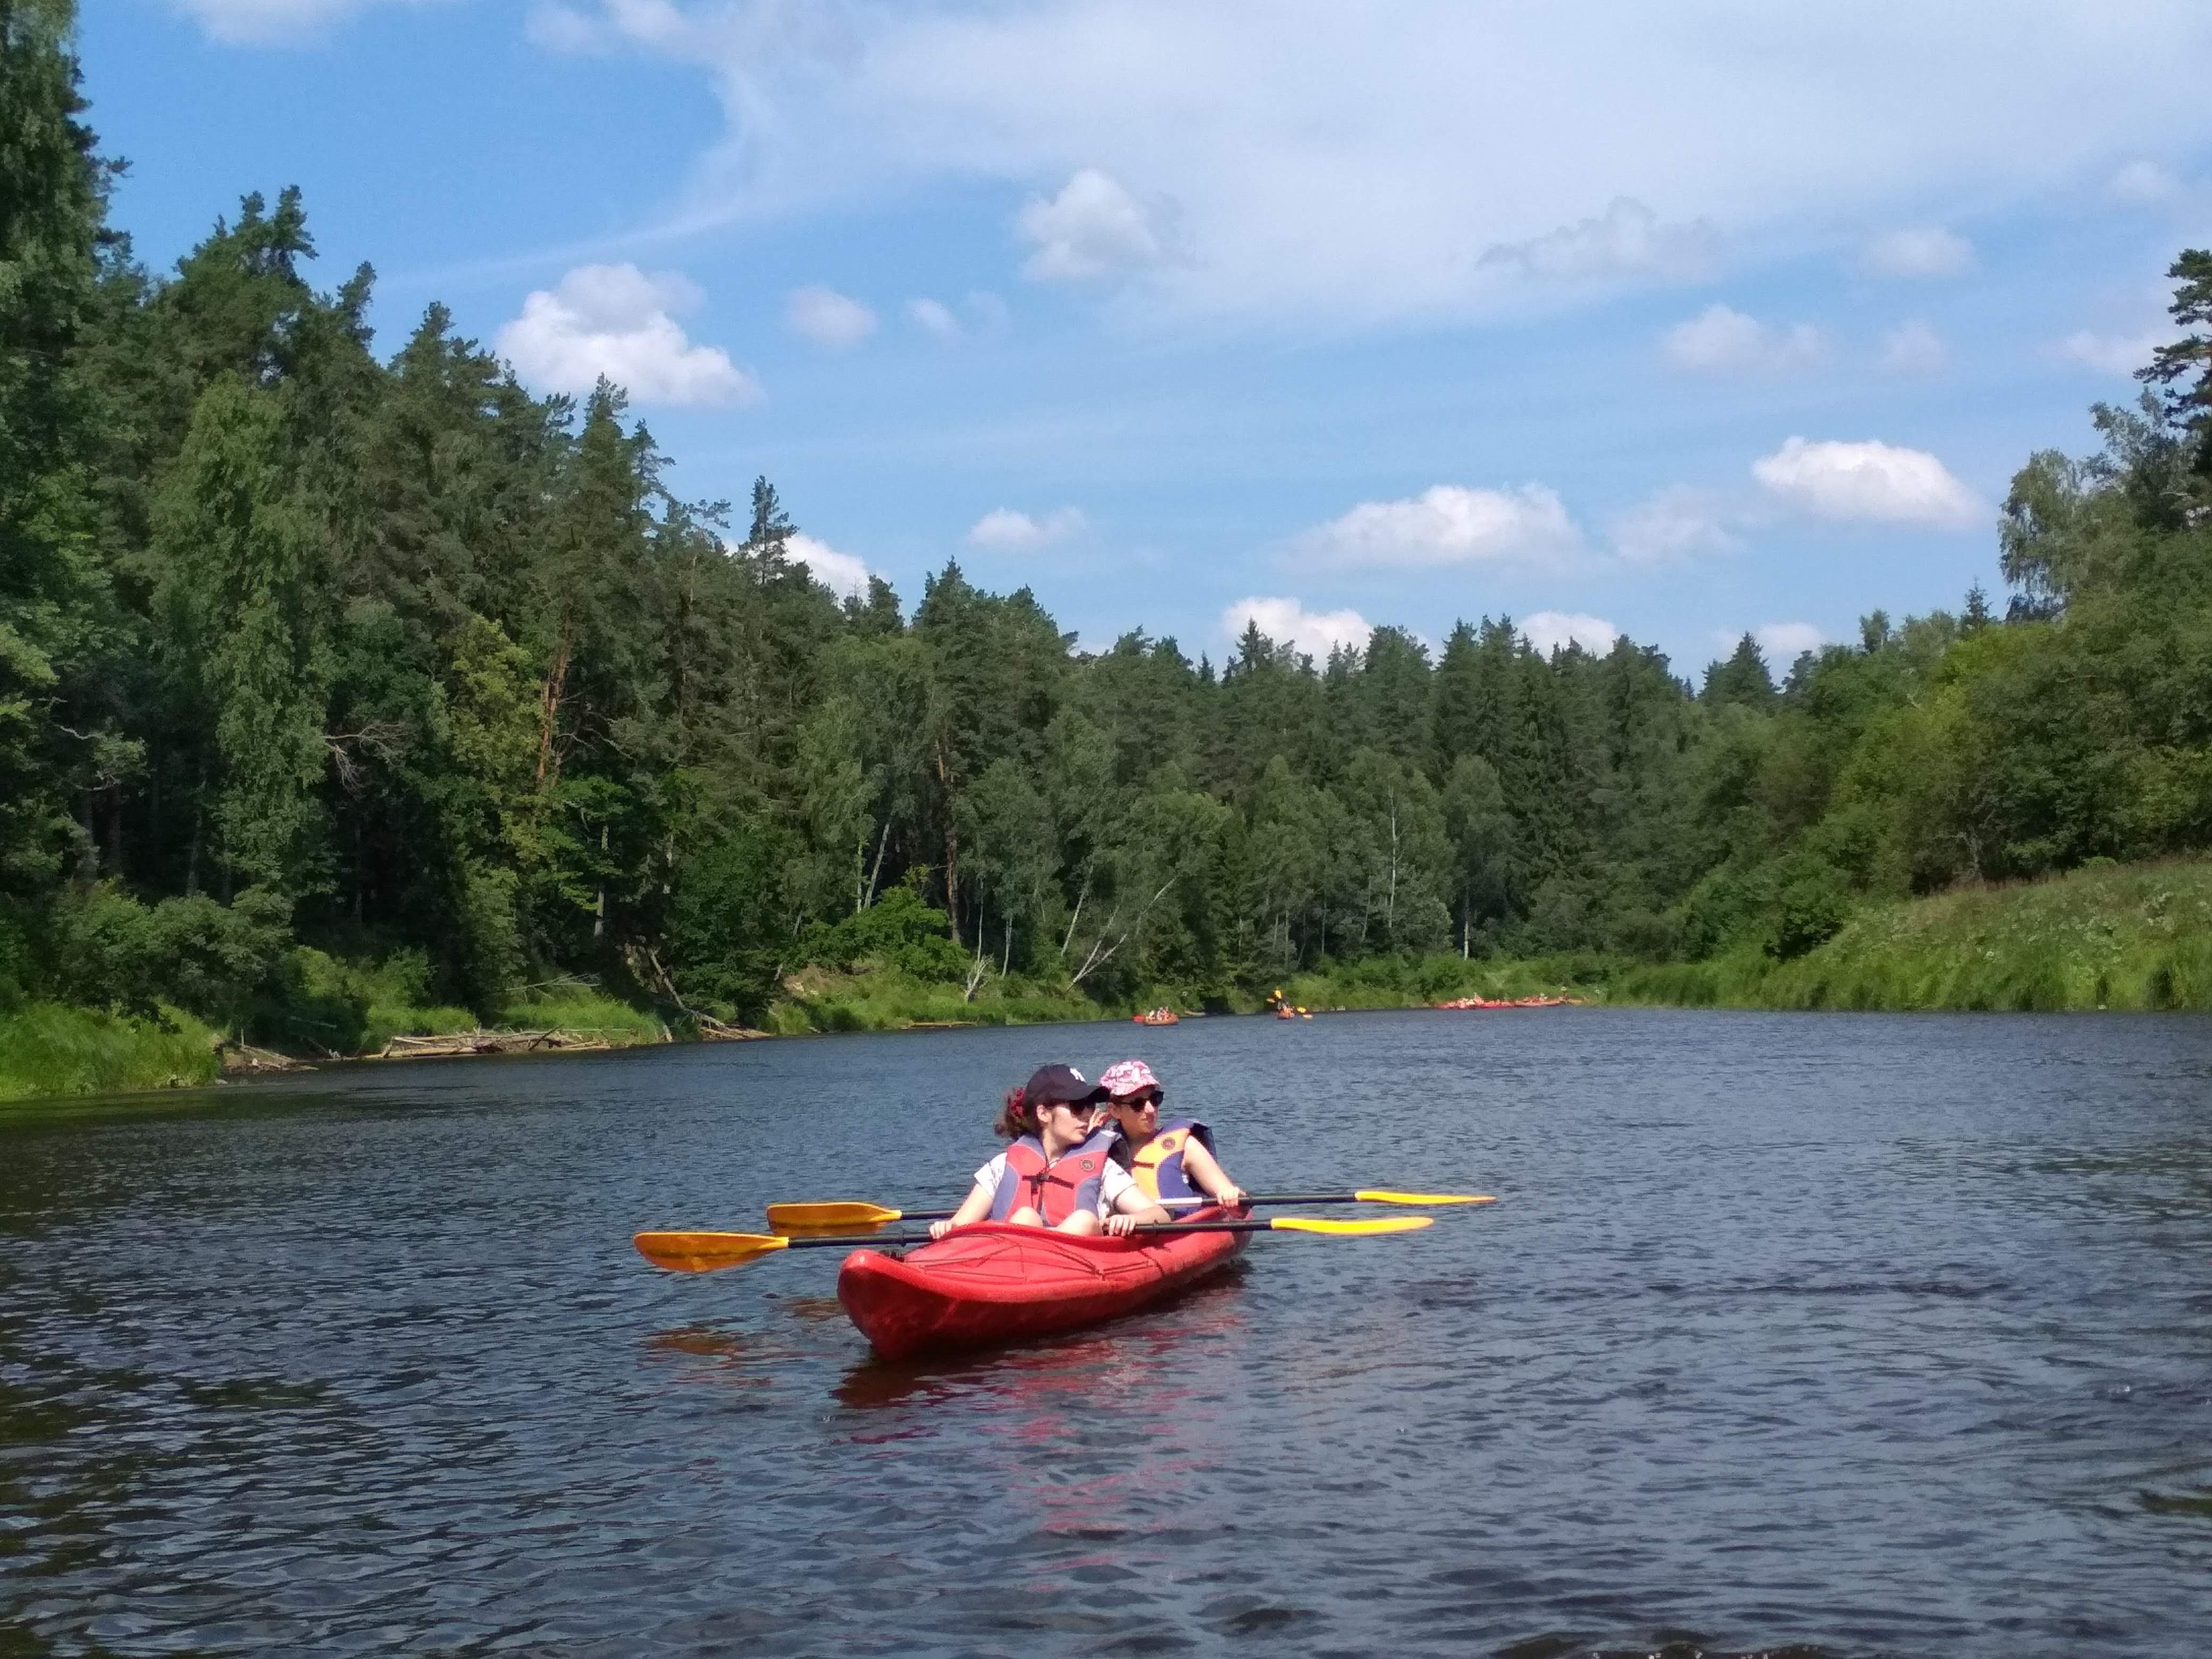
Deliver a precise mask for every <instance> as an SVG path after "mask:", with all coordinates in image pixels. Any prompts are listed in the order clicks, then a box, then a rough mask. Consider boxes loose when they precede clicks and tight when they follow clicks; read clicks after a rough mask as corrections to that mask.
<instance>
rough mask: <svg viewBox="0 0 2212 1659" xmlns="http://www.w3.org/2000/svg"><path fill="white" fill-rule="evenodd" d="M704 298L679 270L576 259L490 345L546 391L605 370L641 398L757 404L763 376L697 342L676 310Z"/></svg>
mask: <svg viewBox="0 0 2212 1659" xmlns="http://www.w3.org/2000/svg"><path fill="white" fill-rule="evenodd" d="M700 298H701V295H700V293H699V290H698V289H697V288H696V286H695V285H694V284H692V283H690V282H688V281H686V280H685V279H684V277H682V276H677V275H675V274H674V273H673V272H666V271H664V272H662V273H660V274H659V275H657V276H647V275H646V274H645V273H644V272H643V271H641V270H639V269H638V268H637V267H636V266H635V265H631V264H621V265H580V266H578V267H577V268H576V269H575V270H572V271H570V272H569V273H568V275H567V276H563V277H562V279H561V283H560V286H558V287H557V288H555V289H550V290H547V289H539V290H538V291H537V292H536V293H534V294H532V295H530V297H529V298H528V299H526V300H525V301H523V302H522V314H521V315H520V317H517V318H516V319H514V320H513V322H511V323H509V324H507V326H506V327H504V328H502V329H501V330H500V331H499V335H498V337H497V338H496V339H495V342H494V344H495V347H496V349H497V350H498V352H499V355H500V356H502V357H504V358H506V359H507V361H508V362H510V363H512V364H513V365H514V372H515V373H516V374H518V375H519V376H520V377H521V378H522V379H523V380H526V381H528V382H530V384H532V386H539V387H542V388H544V389H545V390H547V391H552V392H588V391H590V390H591V389H592V385H593V383H594V382H596V381H597V380H599V376H601V375H602V374H604V375H605V376H606V377H607V379H609V380H612V381H613V382H615V384H616V385H617V386H622V387H623V389H624V390H625V391H627V392H629V395H630V397H631V398H633V399H635V401H637V402H638V403H641V404H692V405H703V406H713V405H718V404H752V403H758V402H759V401H760V399H761V396H762V393H761V389H760V385H759V382H757V381H756V380H754V379H753V377H752V376H751V375H750V374H746V373H745V372H744V370H743V369H741V368H738V367H737V365H735V364H734V363H732V362H731V361H730V357H729V354H728V353H727V352H726V351H724V350H723V349H721V347H720V346H706V345H694V344H693V343H691V341H690V337H688V336H687V335H686V334H685V333H684V330H683V327H682V325H679V324H678V322H677V320H676V319H675V317H674V316H673V315H672V314H671V313H675V312H679V311H688V310H690V309H691V308H693V307H696V305H697V304H698V303H699V301H700Z"/></svg>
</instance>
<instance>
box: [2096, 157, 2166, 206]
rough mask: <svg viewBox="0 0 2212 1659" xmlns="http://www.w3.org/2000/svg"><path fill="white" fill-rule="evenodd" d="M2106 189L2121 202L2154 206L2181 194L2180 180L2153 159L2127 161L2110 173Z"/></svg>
mask: <svg viewBox="0 0 2212 1659" xmlns="http://www.w3.org/2000/svg"><path fill="white" fill-rule="evenodd" d="M2106 190H2107V191H2110V192H2111V193H2112V195H2113V196H2115V197H2118V198H2119V199H2120V200H2121V201H2123V202H2133V203H2136V204H2138V205H2140V206H2154V205H2155V204H2158V203H2160V202H2170V201H2172V200H2173V198H2174V197H2177V196H2179V195H2180V194H2181V180H2179V179H2177V178H2175V177H2174V176H2173V175H2172V173H2168V172H2167V171H2166V169H2165V168H2164V167H2160V166H2159V164H2158V163H2157V162H2155V161H2130V162H2129V163H2128V164H2127V165H2126V166H2125V167H2122V168H2121V169H2120V170H2119V171H2118V173H2114V174H2113V175H2112V182H2111V183H2110V184H2108V185H2106Z"/></svg>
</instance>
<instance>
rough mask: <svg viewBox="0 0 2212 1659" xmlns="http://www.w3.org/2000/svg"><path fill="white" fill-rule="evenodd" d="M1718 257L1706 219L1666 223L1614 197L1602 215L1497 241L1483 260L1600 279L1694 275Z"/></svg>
mask: <svg viewBox="0 0 2212 1659" xmlns="http://www.w3.org/2000/svg"><path fill="white" fill-rule="evenodd" d="M1718 258H1719V237H1718V235H1717V233H1716V232H1715V231H1714V229H1713V228H1712V227H1711V225H1709V224H1707V223H1705V222H1704V221H1703V220H1699V221H1698V222H1696V223H1693V224H1667V223H1664V222H1662V221H1661V219H1660V217H1659V216H1658V215H1657V214H1656V213H1655V212H1653V211H1652V210H1650V208H1648V207H1646V206H1645V205H1644V204H1643V203H1641V202H1639V201H1637V200H1635V199H1634V198H1633V197H1627V196H1616V197H1613V202H1612V204H1611V205H1609V206H1608V207H1607V209H1606V210H1605V211H1604V213H1603V214H1601V215H1600V216H1598V217H1596V218H1595V219H1581V220H1577V221H1576V222H1574V223H1573V224H1571V225H1562V226H1560V227H1559V228H1558V229H1557V230H1553V231H1547V232H1546V233H1545V234H1543V235H1541V236H1537V237H1534V238H1531V239H1530V240H1528V241H1525V242H1498V243H1494V244H1492V246H1490V247H1488V248H1486V249H1485V250H1484V251H1483V255H1482V259H1481V263H1482V264H1485V265H1490V266H1501V265H1502V266H1507V267H1510V268H1512V269H1515V270H1519V271H1521V272H1522V273H1523V274H1525V275H1527V276H1540V277H1552V278H1558V279H1565V280H1566V281H1571V282H1572V281H1583V282H1598V281H1604V280H1606V279H1608V278H1620V277H1628V276H1701V275H1703V274H1704V273H1705V271H1707V270H1710V269H1711V267H1712V266H1713V264H1715V262H1716V261H1717V259H1718Z"/></svg>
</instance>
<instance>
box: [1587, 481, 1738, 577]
mask: <svg viewBox="0 0 2212 1659" xmlns="http://www.w3.org/2000/svg"><path fill="white" fill-rule="evenodd" d="M1606 528H1607V531H1608V532H1610V533H1611V535H1612V538H1613V551H1614V552H1615V553H1617V554H1618V555H1620V557H1621V558H1623V559H1625V560H1626V561H1627V562H1629V563H1631V564H1643V565H1655V564H1673V563H1675V562H1680V561H1682V560H1687V559H1693V558H1696V557H1697V556H1699V555H1700V554H1706V553H1726V552H1729V551H1730V550H1733V549H1734V548H1735V545H1736V538H1735V533H1734V532H1732V531H1730V530H1729V525H1728V514H1727V513H1726V511H1725V509H1724V508H1723V506H1722V504H1721V503H1720V502H1719V501H1717V500H1716V499H1715V498H1714V497H1713V496H1711V495H1709V494H1707V493H1706V492H1705V491H1704V490H1701V489H1687V488H1685V487H1683V486H1681V485H1676V486H1674V487H1672V488H1669V489H1662V490H1660V491H1659V492H1658V493H1657V494H1656V495H1651V496H1650V497H1648V498H1646V499H1645V500H1644V501H1639V502H1638V503H1637V504H1636V505H1635V506H1634V507H1630V508H1629V509H1628V510H1627V511H1626V512H1624V513H1615V514H1614V515H1613V518H1612V519H1611V520H1607V525H1606Z"/></svg>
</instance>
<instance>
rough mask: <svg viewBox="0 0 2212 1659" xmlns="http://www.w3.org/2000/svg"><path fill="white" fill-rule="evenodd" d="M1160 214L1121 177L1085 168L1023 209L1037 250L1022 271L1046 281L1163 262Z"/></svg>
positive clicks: (1024, 225)
mask: <svg viewBox="0 0 2212 1659" xmlns="http://www.w3.org/2000/svg"><path fill="white" fill-rule="evenodd" d="M1156 217H1157V216H1156V215H1154V214H1153V213H1152V212H1151V211H1149V210H1146V206H1145V204H1143V203H1141V202H1139V200H1138V199H1137V198H1136V197H1133V196H1132V195H1131V194H1130V193H1129V192H1128V191H1127V190H1125V189H1123V188H1122V187H1121V185H1120V183H1118V182H1117V181H1116V180H1115V179H1111V178H1109V177H1108V176H1107V175H1106V174H1105V173H1101V172H1099V171H1098V169H1097V168H1096V167H1085V168H1084V169H1083V170H1082V171H1081V172H1079V173H1077V174H1076V175H1075V176H1074V177H1073V178H1072V179H1069V180H1068V181H1067V183H1066V184H1065V185H1062V186H1061V187H1060V194H1059V195H1057V196H1055V197H1052V198H1051V199H1050V200H1049V201H1048V200H1046V199H1044V198H1042V197H1038V198H1036V199H1035V200H1032V201H1031V202H1030V203H1029V204H1027V205H1026V206H1024V208H1023V209H1022V212H1021V218H1020V220H1019V228H1020V230H1021V234H1022V238H1023V240H1025V241H1027V242H1029V243H1030V245H1031V246H1033V247H1035V249H1036V252H1034V253H1032V254H1030V257H1029V259H1028V262H1027V263H1026V264H1024V265H1023V266H1022V274H1023V275H1024V276H1030V277H1034V278H1036V280H1038V281H1040V282H1048V283H1076V282H1084V281H1087V280H1089V279H1091V278H1093V277H1098V276H1120V275H1122V274H1123V273H1125V272H1127V271H1132V270H1142V269H1143V268H1144V267H1145V266H1146V265H1151V264H1158V263H1159V261H1160V260H1161V259H1162V258H1164V257H1165V256H1166V252H1167V247H1166V243H1165V241H1164V240H1163V238H1162V235H1161V234H1160V231H1159V229H1158V225H1157V222H1156Z"/></svg>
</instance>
